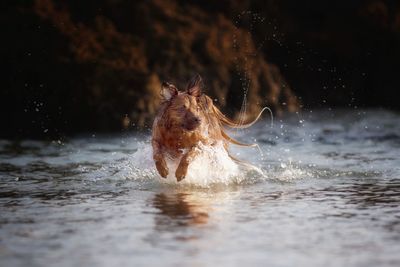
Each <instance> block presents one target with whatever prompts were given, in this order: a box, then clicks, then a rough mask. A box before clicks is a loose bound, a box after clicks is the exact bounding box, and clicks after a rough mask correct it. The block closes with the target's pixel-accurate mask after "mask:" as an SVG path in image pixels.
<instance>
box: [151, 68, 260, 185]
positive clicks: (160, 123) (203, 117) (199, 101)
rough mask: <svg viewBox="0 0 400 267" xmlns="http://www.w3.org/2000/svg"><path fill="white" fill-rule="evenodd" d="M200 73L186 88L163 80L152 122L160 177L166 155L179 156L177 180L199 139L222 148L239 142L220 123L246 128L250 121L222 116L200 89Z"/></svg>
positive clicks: (154, 148)
mask: <svg viewBox="0 0 400 267" xmlns="http://www.w3.org/2000/svg"><path fill="white" fill-rule="evenodd" d="M201 86H202V81H201V78H200V76H198V75H197V76H196V77H194V78H193V79H192V80H191V81H190V82H189V84H188V86H187V90H186V92H179V91H178V90H177V89H176V87H175V86H174V85H172V84H169V83H163V84H162V88H161V95H162V97H163V102H162V104H161V108H160V110H159V112H158V115H157V117H156V119H155V121H154V124H153V136H152V146H153V159H154V162H155V164H156V168H157V170H158V172H159V174H160V175H161V176H162V177H164V178H165V177H167V175H168V172H169V170H168V166H167V164H166V161H165V158H166V156H168V157H170V158H172V159H180V162H179V164H178V167H177V169H176V171H175V176H176V178H177V180H178V181H180V180H182V179H183V178H185V176H186V172H187V169H188V166H189V164H190V162H191V161H192V160H193V159H194V157H196V155H197V153H198V149H196V147H197V145H198V144H199V143H202V144H204V145H209V146H213V145H215V144H217V143H218V142H223V145H224V147H225V149H227V148H228V144H229V143H234V144H237V145H244V146H251V145H245V144H242V143H240V142H238V141H236V140H234V139H232V138H230V137H229V136H228V135H227V134H226V133H225V132H224V130H223V125H225V126H229V127H232V128H246V127H249V126H250V125H252V124H253V123H254V122H255V121H257V119H258V118H259V116H258V118H257V119H256V120H255V121H253V122H252V123H249V124H246V125H239V124H237V123H235V122H233V121H231V120H229V119H228V118H227V117H225V116H224V115H223V114H222V113H221V112H220V111H219V110H218V109H217V108H216V107H215V106H214V104H213V101H212V100H211V98H210V97H208V96H206V95H204V94H202V92H201Z"/></svg>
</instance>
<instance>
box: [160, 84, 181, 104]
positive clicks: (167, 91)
mask: <svg viewBox="0 0 400 267" xmlns="http://www.w3.org/2000/svg"><path fill="white" fill-rule="evenodd" d="M177 94H178V89H176V87H175V85H173V84H170V83H167V82H163V83H162V84H161V97H162V98H163V100H166V101H168V100H170V99H171V98H173V97H174V96H176V95H177Z"/></svg>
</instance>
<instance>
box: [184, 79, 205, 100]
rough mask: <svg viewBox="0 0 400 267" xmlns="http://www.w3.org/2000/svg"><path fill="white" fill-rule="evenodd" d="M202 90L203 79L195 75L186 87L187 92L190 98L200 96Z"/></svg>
mask: <svg viewBox="0 0 400 267" xmlns="http://www.w3.org/2000/svg"><path fill="white" fill-rule="evenodd" d="M202 89H203V79H202V78H201V76H200V75H199V74H196V75H195V76H194V77H193V78H192V79H191V80H190V81H189V83H188V85H187V88H186V90H187V92H188V94H189V95H192V96H196V97H198V96H201V94H202Z"/></svg>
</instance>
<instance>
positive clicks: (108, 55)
mask: <svg viewBox="0 0 400 267" xmlns="http://www.w3.org/2000/svg"><path fill="white" fill-rule="evenodd" d="M0 5H1V9H0V12H1V17H0V19H1V25H3V31H2V41H1V50H0V51H1V52H0V55H1V73H2V77H3V82H2V86H1V90H0V109H1V112H0V117H1V123H2V127H1V128H2V130H1V131H0V137H3V138H45V139H46V138H53V137H54V136H69V135H73V134H78V133H84V132H113V131H121V130H122V129H124V128H128V129H133V128H135V129H143V128H144V129H146V128H148V127H150V126H151V124H152V120H153V118H154V115H155V112H156V111H157V107H158V104H159V100H160V99H159V90H160V83H161V82H162V81H164V80H167V81H170V82H172V83H175V84H176V85H177V86H178V88H180V89H181V90H183V89H184V88H185V84H186V82H187V80H188V79H189V78H190V77H191V76H193V75H194V74H195V73H199V74H201V75H202V76H203V78H204V80H205V85H206V88H205V91H206V93H207V94H208V95H210V96H211V97H212V98H213V99H214V100H215V102H216V104H217V105H218V106H219V107H220V108H221V109H222V110H223V111H224V112H225V113H227V114H229V115H230V116H232V117H235V116H237V115H238V113H239V111H240V110H241V108H242V107H243V101H244V100H245V101H247V108H246V114H247V116H248V117H249V118H251V117H253V116H254V115H255V114H256V113H257V112H258V111H259V110H260V109H261V108H262V107H263V106H265V105H267V106H269V107H271V108H272V109H273V110H274V113H275V114H276V115H278V116H279V115H280V114H283V113H284V112H297V111H301V110H310V109H319V108H351V109H355V108H366V107H379V108H387V109H399V107H400V104H399V101H398V100H397V97H396V96H397V94H396V90H397V89H398V80H397V79H398V77H397V76H398V73H399V70H400V50H399V47H400V1H395V0H387V1H385V0H353V1H344V0H335V1H333V0H332V1H320V0H307V1H289V0H263V1H258V0H255V1H249V0H244V1H241V0H233V1H227V0H221V1H196V0H191V1H179V0H176V1H164V0H162V1H161V0H148V1H128V0H96V1H95V0H86V1H78V0H71V1H55V0H32V1H30V0H25V1H17V0H14V1H2V3H1V4H0Z"/></svg>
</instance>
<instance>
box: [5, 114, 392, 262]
mask: <svg viewBox="0 0 400 267" xmlns="http://www.w3.org/2000/svg"><path fill="white" fill-rule="evenodd" d="M308 115H309V116H308V117H306V118H302V119H301V122H299V118H300V116H305V115H304V114H303V115H300V114H297V115H295V116H292V117H288V118H283V119H282V120H281V121H280V120H279V119H277V121H276V123H275V126H274V128H270V124H269V123H268V122H266V123H263V122H260V123H259V124H257V125H256V126H255V127H254V128H252V129H251V130H250V131H247V132H239V133H238V134H237V136H236V137H237V138H238V139H241V140H248V139H250V140H253V139H257V142H258V143H259V144H260V148H261V150H262V155H261V156H260V154H259V153H258V151H254V150H251V149H237V148H233V149H232V152H233V154H235V155H236V156H237V157H238V158H241V159H245V160H247V161H250V162H252V163H254V164H256V165H257V166H258V167H259V168H260V169H262V170H263V176H255V175H252V174H251V173H246V174H245V175H243V176H242V177H241V178H240V179H233V180H230V183H228V184H225V183H220V184H209V186H208V187H204V185H207V181H224V182H226V181H228V182H229V179H228V180H227V179H219V180H218V178H219V177H206V178H207V179H208V178H210V179H208V180H206V181H203V183H201V184H200V183H199V184H185V185H183V184H173V183H169V184H166V183H161V182H160V181H161V180H159V178H158V177H157V176H156V172H155V171H154V166H153V163H152V162H151V160H150V161H149V158H150V159H151V147H150V145H149V143H148V136H145V138H142V139H141V138H137V137H121V136H109V137H107V136H104V137H96V138H92V137H81V138H74V139H71V140H69V141H66V142H61V141H58V140H56V141H53V142H39V141H30V140H22V141H15V142H11V141H7V140H0V266H48V265H53V266H61V267H63V266H121V265H134V266H209V265H212V266H214V265H215V266H249V265H250V266H260V265H261V266H263V265H272V266H297V265H300V266H371V267H372V266H396V267H397V266H400V257H399V254H398V251H400V209H399V207H400V161H399V158H400V150H399V144H400V135H399V133H400V116H399V114H396V113H392V112H386V111H371V112H368V111H355V112H354V111H353V112H348V111H346V112H341V111H336V113H332V112H314V113H310V114H308ZM200 167H201V168H205V167H207V166H200ZM211 178H213V179H211ZM225 178H226V177H225ZM71 255H72V256H71Z"/></svg>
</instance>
